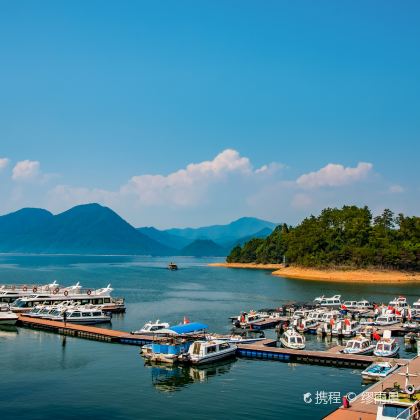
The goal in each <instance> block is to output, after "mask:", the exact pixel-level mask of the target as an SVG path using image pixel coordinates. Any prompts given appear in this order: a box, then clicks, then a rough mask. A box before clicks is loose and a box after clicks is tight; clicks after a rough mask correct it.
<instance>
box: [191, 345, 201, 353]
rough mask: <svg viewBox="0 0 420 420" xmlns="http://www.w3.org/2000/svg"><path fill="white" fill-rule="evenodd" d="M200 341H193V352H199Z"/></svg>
mask: <svg viewBox="0 0 420 420" xmlns="http://www.w3.org/2000/svg"><path fill="white" fill-rule="evenodd" d="M200 347H201V343H194V347H193V354H200Z"/></svg>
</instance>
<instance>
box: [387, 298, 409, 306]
mask: <svg viewBox="0 0 420 420" xmlns="http://www.w3.org/2000/svg"><path fill="white" fill-rule="evenodd" d="M389 306H392V307H396V308H405V307H407V306H408V303H407V299H406V298H405V297H404V296H399V297H397V298H395V299H392V300H391V301H390V302H389Z"/></svg>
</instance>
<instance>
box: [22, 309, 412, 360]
mask: <svg viewBox="0 0 420 420" xmlns="http://www.w3.org/2000/svg"><path fill="white" fill-rule="evenodd" d="M18 324H20V325H22V326H25V327H29V328H34V329H42V330H45V331H50V332H54V333H58V334H61V335H67V336H72V337H79V338H85V339H90V340H97V341H105V342H108V343H120V344H130V345H136V346H142V345H144V344H148V343H151V342H153V341H154V340H155V339H156V338H157V336H154V335H152V334H130V333H127V332H125V331H117V330H112V329H108V328H99V327H93V326H88V325H78V324H71V323H68V322H67V323H66V324H64V322H60V321H51V320H48V319H40V318H33V317H29V316H24V315H21V316H20V317H19V320H18ZM342 348H343V347H342V346H336V347H333V348H330V349H329V350H323V351H321V350H319V351H315V350H292V349H286V348H282V347H276V341H275V340H271V339H266V340H262V341H258V342H254V343H250V344H238V351H237V355H238V356H239V357H248V358H255V359H263V360H278V361H283V362H296V363H311V364H320V365H326V366H339V367H356V368H363V367H365V366H368V365H370V364H371V363H372V362H374V361H377V360H378V358H377V357H375V356H363V355H351V354H343V353H340V350H341V349H342ZM394 360H395V361H396V363H398V364H400V365H405V364H407V363H408V360H406V359H394Z"/></svg>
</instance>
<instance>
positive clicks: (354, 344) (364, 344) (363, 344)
mask: <svg viewBox="0 0 420 420" xmlns="http://www.w3.org/2000/svg"><path fill="white" fill-rule="evenodd" d="M374 349H375V344H373V343H372V342H371V341H370V340H368V339H367V338H366V337H363V336H361V335H359V336H357V337H354V338H352V339H351V340H349V341H348V342H347V344H346V347H345V348H344V349H343V353H345V354H371V353H373V350H374Z"/></svg>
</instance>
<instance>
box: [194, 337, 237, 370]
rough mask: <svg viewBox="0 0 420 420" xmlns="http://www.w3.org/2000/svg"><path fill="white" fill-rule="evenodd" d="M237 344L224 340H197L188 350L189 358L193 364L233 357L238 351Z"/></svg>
mask: <svg viewBox="0 0 420 420" xmlns="http://www.w3.org/2000/svg"><path fill="white" fill-rule="evenodd" d="M236 349H237V347H236V345H235V344H232V343H229V342H226V341H223V340H211V341H204V340H199V341H195V342H194V343H193V344H192V345H191V347H190V348H189V350H188V360H189V361H190V362H191V363H193V364H203V363H209V362H214V361H215V360H221V359H226V358H228V357H232V356H234V355H235V353H236Z"/></svg>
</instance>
